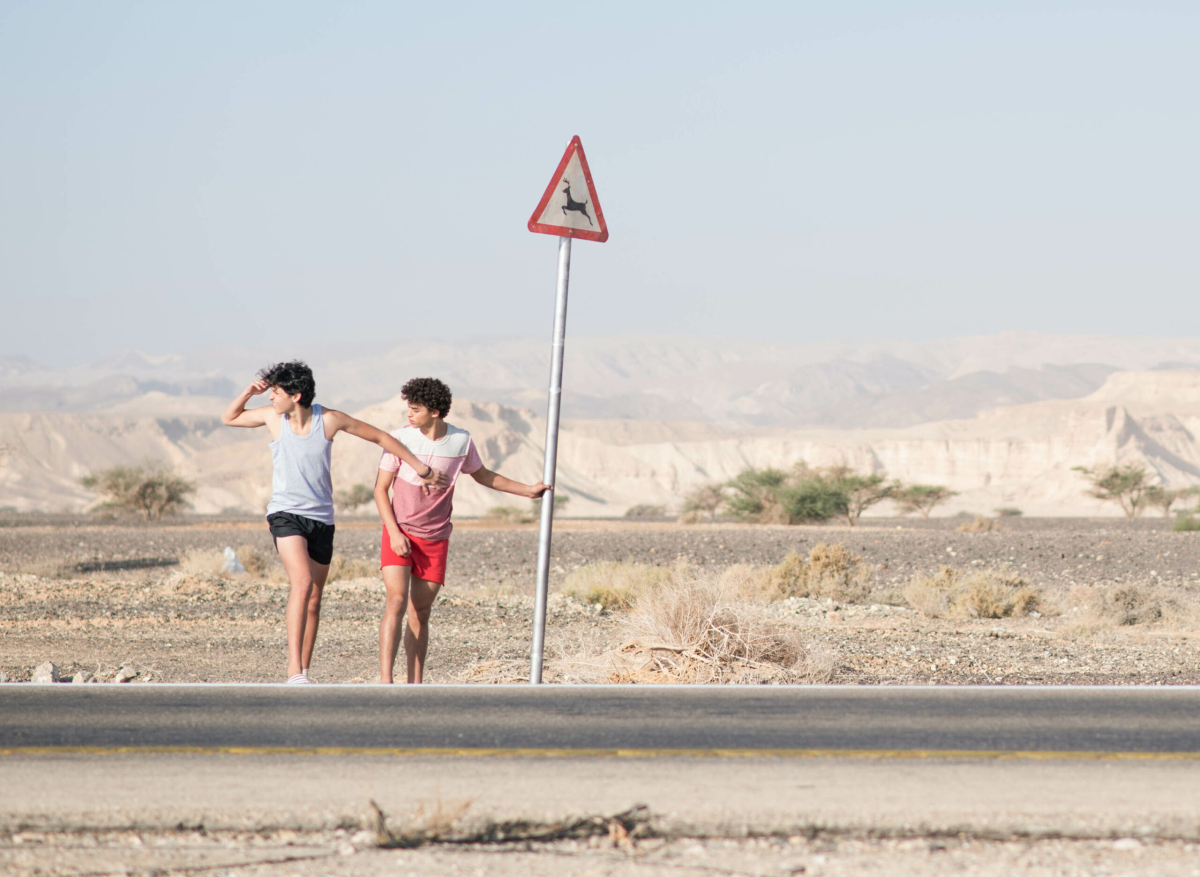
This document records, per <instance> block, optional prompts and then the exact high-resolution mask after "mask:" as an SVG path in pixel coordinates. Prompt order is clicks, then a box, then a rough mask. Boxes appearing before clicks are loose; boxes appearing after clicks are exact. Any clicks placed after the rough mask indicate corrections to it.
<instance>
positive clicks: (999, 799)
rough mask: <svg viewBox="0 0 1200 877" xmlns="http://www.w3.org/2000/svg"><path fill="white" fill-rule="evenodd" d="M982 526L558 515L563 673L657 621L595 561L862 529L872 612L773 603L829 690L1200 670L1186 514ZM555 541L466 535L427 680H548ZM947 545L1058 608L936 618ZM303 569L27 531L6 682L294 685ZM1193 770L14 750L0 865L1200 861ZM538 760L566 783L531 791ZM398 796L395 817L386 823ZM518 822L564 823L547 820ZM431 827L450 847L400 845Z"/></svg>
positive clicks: (183, 526) (257, 534)
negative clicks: (539, 570)
mask: <svg viewBox="0 0 1200 877" xmlns="http://www.w3.org/2000/svg"><path fill="white" fill-rule="evenodd" d="M957 523H958V522H946V521H940V522H939V521H935V522H930V523H928V524H924V523H918V522H912V521H888V522H872V523H870V524H868V525H867V526H863V527H861V528H857V529H855V530H853V531H851V530H847V529H844V528H833V527H829V528H826V527H821V528H807V527H797V528H783V527H748V526H747V527H730V526H714V527H710V526H693V527H680V526H676V525H667V524H641V525H638V524H624V523H619V522H612V523H608V522H561V523H560V524H559V526H558V530H557V532H556V538H555V557H554V573H553V579H552V589H553V590H554V591H556V593H554V594H553V595H552V600H551V605H550V614H549V624H548V636H547V656H548V662H547V668H546V679H547V681H550V682H559V683H570V682H577V681H601V682H603V681H605V680H606V679H608V678H610V677H611V674H612V668H613V655H614V653H615V652H616V650H618V649H619V648H620V647H621V645H622V644H623V643H626V642H627V641H628V640H629V638H630V636H631V635H632V634H631V631H630V628H629V617H628V614H627V613H625V612H621V611H607V610H602V609H600V608H599V607H597V606H595V605H591V604H589V603H588V602H586V601H584V600H579V599H575V598H573V597H569V596H566V595H564V594H562V593H557V592H558V591H561V589H562V588H563V586H564V582H565V580H566V579H567V577H568V576H569V575H570V574H571V573H572V572H573V571H574V570H577V569H579V568H582V567H587V566H588V565H590V564H595V563H601V562H611V561H619V562H634V563H641V564H647V565H651V566H660V567H667V566H671V565H672V564H674V563H676V562H677V560H678V558H680V557H683V558H686V559H687V562H688V563H689V564H691V565H692V566H693V567H695V568H698V569H702V570H712V571H714V572H719V571H721V570H725V569H727V568H729V567H733V566H736V565H739V564H744V565H753V566H757V567H763V566H769V565H773V564H778V563H779V562H780V561H781V560H782V559H783V558H784V557H785V556H786V555H787V553H788V552H789V551H792V550H795V551H797V552H799V553H800V554H804V553H806V552H807V551H809V550H810V549H811V548H812V547H813V546H814V545H816V544H817V543H818V542H825V543H839V542H840V543H843V544H844V545H845V546H846V547H847V548H848V549H850V550H851V551H852V552H854V553H855V554H857V555H859V556H861V557H862V559H863V563H864V564H866V565H868V566H869V567H870V568H871V587H872V593H873V594H876V595H878V598H877V599H876V598H872V599H873V600H874V602H870V601H867V602H839V601H834V600H829V599H814V598H798V597H792V598H789V599H786V600H780V601H775V602H771V603H769V604H766V605H764V606H763V607H762V611H763V612H766V613H768V614H769V615H771V617H773V618H774V619H775V620H776V621H778V622H779V623H781V624H784V625H786V626H788V627H790V628H792V629H794V630H795V631H797V632H798V633H799V634H800V635H801V636H802V637H803V639H804V641H805V642H806V644H807V645H808V647H809V648H810V649H811V650H812V651H813V652H814V653H820V654H822V655H824V656H825V657H826V659H827V662H828V680H827V681H832V682H834V683H846V684H881V685H883V684H899V683H906V684H1004V685H1010V684H1101V683H1105V684H1197V683H1200V662H1198V661H1197V649H1198V648H1200V639H1198V635H1200V613H1197V612H1196V610H1195V608H1194V607H1195V606H1196V605H1197V598H1198V596H1200V534H1195V533H1173V532H1171V531H1170V530H1169V528H1168V527H1167V525H1166V522H1164V521H1161V520H1141V521H1136V522H1133V523H1132V524H1128V523H1126V522H1124V521H1117V520H1111V519H1107V520H1103V521H1084V520H1058V521H1055V520H1020V521H1015V522H1005V523H1006V527H1005V529H1002V530H999V531H992V532H982V533H960V532H956V531H955V530H954V526H955V525H956V524H957ZM378 540H379V530H378V524H377V523H374V522H370V521H362V522H349V523H342V524H339V527H338V536H337V552H338V556H339V559H338V564H339V566H338V567H337V570H338V575H337V576H336V577H335V580H334V581H333V582H331V584H330V585H329V586H328V588H327V591H326V596H325V608H324V612H323V617H322V627H321V635H320V640H319V644H318V652H317V661H316V662H315V663H314V667H313V672H314V676H315V678H316V679H317V681H319V682H322V683H364V682H372V681H375V680H376V679H377V678H378V677H377V673H378V670H377V658H376V652H375V649H376V630H377V625H378V619H379V612H380V610H381V606H382V585H381V583H380V580H379V578H378V574H377V571H376V569H375V564H376V561H375V558H376V557H377V551H378ZM227 545H228V546H231V547H233V548H235V549H236V550H237V551H238V553H239V555H241V556H244V557H247V558H249V557H250V556H252V555H257V556H258V557H259V559H260V560H263V559H264V558H265V561H264V563H263V565H262V566H261V568H260V569H259V573H258V574H240V575H221V574H218V573H217V570H218V569H219V566H218V567H216V568H214V566H213V564H214V558H216V556H217V553H218V552H219V551H220V550H221V549H223V548H224V547H225V546H227ZM535 547H536V532H534V530H533V528H530V527H524V528H522V527H509V528H497V527H489V526H486V525H471V524H467V525H464V526H460V527H459V528H458V530H457V532H456V534H455V537H454V543H453V549H452V553H451V567H450V579H449V582H448V586H447V588H446V590H445V592H444V596H443V597H442V598H441V599H440V600H439V602H438V604H437V605H436V607H435V610H434V615H433V625H434V626H433V641H432V646H431V665H430V671H429V678H430V681H434V682H468V683H470V682H480V683H496V682H511V683H519V682H522V681H524V680H525V679H526V678H527V674H528V664H527V661H528V654H529V642H530V627H531V614H532V597H531V592H532V584H533V562H534V557H535ZM943 565H951V566H953V567H955V568H957V569H960V570H962V571H964V572H970V571H972V570H974V569H978V568H998V567H1004V568H1007V569H1009V570H1010V571H1017V572H1018V573H1019V574H1020V575H1021V576H1023V577H1024V578H1025V579H1026V580H1027V581H1028V582H1029V583H1030V585H1031V586H1033V587H1035V588H1037V589H1038V591H1039V593H1040V594H1041V595H1042V597H1043V598H1044V603H1043V604H1040V605H1042V606H1043V609H1044V610H1045V611H1043V612H1039V613H1038V614H1037V615H1027V616H1025V617H1019V618H969V617H968V618H953V619H951V618H928V617H925V616H924V615H922V614H921V613H920V612H918V611H916V610H915V609H913V608H912V607H911V606H906V605H904V601H903V599H899V598H898V597H897V595H898V594H899V593H900V592H901V591H902V589H903V587H904V585H905V583H906V582H908V581H909V580H910V579H911V578H912V577H913V576H914V575H932V574H934V573H937V571H938V570H939V569H940V568H941V567H942V566H943ZM280 573H281V570H279V568H278V565H277V562H275V561H273V560H272V558H271V554H270V543H269V539H268V536H267V534H266V531H265V526H264V525H263V524H262V523H261V522H259V521H190V522H189V521H181V522H176V523H173V524H170V525H166V526H153V527H152V526H113V525H97V524H95V523H94V522H90V521H87V520H86V519H70V518H65V519H61V520H54V521H49V520H45V519H43V520H40V521H39V520H36V519H26V520H23V521H11V520H9V521H0V618H3V621H4V628H3V636H0V678H2V679H5V680H7V681H24V680H28V679H30V678H31V676H32V674H33V672H34V669H35V667H37V666H38V665H40V664H43V663H44V662H47V661H50V662H53V663H54V664H55V665H56V667H57V669H58V672H59V674H60V676H61V678H62V679H63V680H64V681H67V680H70V679H72V678H73V677H74V678H76V679H78V680H79V681H81V682H82V681H85V680H89V679H91V680H95V681H100V682H113V681H127V682H130V683H132V684H138V683H153V682H159V681H171V682H189V681H190V682H205V681H212V682H217V681H219V682H239V681H246V682H250V681H255V682H263V681H281V680H282V676H283V669H284V668H283V658H284V631H283V605H284V600H285V597H286V585H285V584H283V582H282V577H281V575H280ZM1122 588H1125V589H1130V588H1131V589H1133V590H1132V591H1131V592H1130V593H1134V594H1140V595H1142V596H1145V597H1146V598H1147V599H1148V600H1150V602H1151V603H1153V605H1154V606H1156V607H1158V608H1159V609H1160V610H1161V611H1156V612H1151V613H1142V614H1140V615H1138V614H1137V613H1135V615H1137V617H1131V618H1129V619H1124V620H1125V621H1127V622H1131V623H1122V620H1121V619H1114V618H1110V617H1103V616H1100V615H1096V614H1094V613H1091V614H1089V611H1088V609H1087V605H1088V604H1087V603H1086V601H1085V600H1083V599H1082V598H1081V596H1080V595H1081V594H1090V595H1093V596H1094V595H1096V594H1106V593H1111V592H1114V591H1115V590H1117V589H1122ZM1195 771H1196V768H1195V767H1193V765H1192V764H1191V763H1190V762H1169V763H1168V762H1162V763H1158V762H1145V763H1139V764H1125V763H1113V762H1097V763H1093V764H1088V765H1083V764H1079V763H1063V764H1056V763H1047V762H1037V763H1013V762H1006V763H998V762H993V763H954V762H937V761H933V760H926V761H915V762H914V761H911V760H909V761H904V760H900V761H888V760H883V761H879V762H873V763H857V764H847V763H843V762H840V761H838V760H836V759H825V760H819V759H814V760H810V761H808V762H805V763H791V764H788V765H781V764H780V763H778V762H777V761H773V760H771V759H753V760H751V761H749V762H745V763H739V764H734V763H731V762H712V761H707V762H705V761H701V762H692V763H689V764H682V763H679V764H676V763H672V764H665V763H660V764H657V765H647V764H645V763H640V762H637V763H635V762H621V761H617V762H611V761H610V762H603V763H601V762H595V763H587V762H581V763H579V764H576V765H574V766H565V765H563V764H556V765H549V766H548V765H546V764H527V765H524V768H523V772H518V771H517V767H515V766H514V764H513V762H511V761H509V762H482V761H479V760H476V761H473V762H470V763H457V762H452V761H443V762H423V763H417V762H414V761H404V760H392V761H390V762H388V763H386V764H377V763H374V762H370V763H368V761H366V760H363V761H358V762H354V763H349V762H340V761H339V762H336V763H334V762H333V761H329V760H326V759H318V760H312V759H308V760H306V761H305V762H304V763H303V764H301V763H297V764H293V763H291V762H290V761H287V760H285V759H276V760H274V761H270V760H268V761H266V762H263V761H261V760H257V761H256V760H253V759H250V757H249V756H246V757H243V758H240V759H239V758H231V757H229V756H224V757H216V756H203V757H202V756H179V757H177V758H176V760H175V761H171V762H168V761H163V760H161V759H159V760H156V759H155V758H147V757H143V756H130V757H117V756H101V757H90V758H84V757H74V756H72V757H67V756H38V757H34V756H14V755H3V756H0V787H2V788H4V789H6V794H5V795H4V796H3V800H2V801H0V811H2V812H0V871H2V872H4V873H12V874H20V875H35V874H36V875H43V874H72V875H82V874H89V875H92V874H147V875H149V874H172V873H180V874H185V873H186V874H197V873H202V874H214V875H234V874H237V875H262V877H276V875H291V874H298V875H343V874H345V875H349V874H356V875H357V874H366V875H372V874H394V873H414V874H424V873H445V874H472V875H482V874H489V875H490V874H496V875H514V877H515V875H520V877H526V875H529V877H534V875H543V874H545V875H555V877H558V875H562V874H587V875H591V874H606V875H630V877H633V875H660V874H662V875H666V874H671V875H709V874H721V875H725V874H753V875H794V874H831V875H867V874H872V875H875V874H878V875H884V874H886V875H891V874H916V875H930V877H933V875H948V874H962V873H969V874H985V875H993V874H994V875H1009V874H1012V873H1014V872H1017V871H1019V872H1021V873H1027V874H1033V875H1050V874H1054V875H1059V874H1139V875H1141V874H1162V875H1200V846H1198V843H1200V830H1198V829H1197V828H1196V826H1198V825H1200V811H1198V812H1192V811H1193V810H1194V809H1195V807H1196V803H1197V800H1200V799H1197V797H1196V795H1195V793H1194V789H1195V787H1196V780H1198V779H1200V777H1197V776H1194V774H1195ZM536 776H543V777H551V778H554V779H555V780H556V782H557V785H555V784H554V783H552V786H550V787H547V788H545V789H542V788H540V787H537V788H535V787H534V786H529V785H528V782H529V780H528V778H529V777H536ZM522 777H524V778H525V779H522ZM297 782H299V785H296V784H297ZM305 783H308V784H310V785H311V788H308V787H307V786H305ZM523 783H524V784H525V785H522V784H523ZM526 786H527V787H526ZM181 790H183V791H181ZM206 796H207V797H206ZM672 796H674V797H672ZM372 800H374V801H376V802H377V803H378V804H379V806H380V807H381V808H382V811H383V812H385V813H386V817H387V819H386V823H385V824H386V825H387V827H388V832H395V833H397V834H391V833H389V834H386V835H381V834H380V832H379V825H378V822H377V815H376V813H375V812H374V811H373V808H372V806H371V804H370V802H371V801H372ZM272 801H274V802H275V803H274V804H272ZM189 802H190V803H189ZM638 804H646V805H648V810H646V811H644V812H642V811H639V812H640V814H641V815H639V816H638V817H637V819H635V820H633V821H628V820H627V821H625V822H623V821H622V820H621V819H620V818H618V817H620V815H621V814H622V813H628V812H629V811H630V808H632V807H634V806H635V805H638ZM589 815H590V817H594V818H591V819H590V821H589V820H588V819H586V818H585V817H589ZM580 819H583V820H584V822H585V823H586V825H585V829H581V830H580V831H578V832H576V833H575V834H573V835H572V834H567V835H559V836H557V837H555V836H553V834H552V833H551V835H549V836H547V835H544V831H545V829H546V828H547V826H551V827H553V826H554V825H561V824H562V823H563V822H564V820H565V821H568V822H569V821H570V820H576V821H578V820H580ZM514 820H515V822H514ZM516 823H520V825H524V826H525V828H524V829H522V830H525V831H527V832H528V831H530V830H532V831H534V832H535V833H536V831H543V836H540V837H532V836H530V835H529V834H528V833H527V834H525V835H522V834H521V830H517V829H514V827H513V826H514V824H516ZM471 825H475V826H480V825H482V826H487V825H492V826H493V827H494V826H496V825H502V826H507V827H506V828H505V831H507V832H508V834H507V835H506V837H507V838H508V839H507V840H497V839H496V838H494V837H493V838H492V839H491V842H487V843H483V842H479V839H478V838H475V839H472V838H471V837H470V836H469V835H464V834H462V833H461V832H462V831H464V830H465V828H464V827H469V826H471ZM518 829H519V826H518ZM406 832H407V833H408V836H411V835H412V833H413V832H416V833H417V834H418V835H420V833H421V832H424V833H425V835H424V837H425V840H424V841H422V842H421V843H420V844H418V845H416V846H414V847H413V848H398V847H397V846H396V844H395V843H394V841H395V838H396V837H397V836H405V833H406ZM455 832H459V834H455ZM381 840H382V841H383V843H382V844H381Z"/></svg>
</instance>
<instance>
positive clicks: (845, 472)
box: [823, 466, 900, 527]
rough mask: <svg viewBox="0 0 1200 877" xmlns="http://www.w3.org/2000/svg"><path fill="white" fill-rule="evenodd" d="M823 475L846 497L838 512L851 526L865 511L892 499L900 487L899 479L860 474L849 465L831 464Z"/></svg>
mask: <svg viewBox="0 0 1200 877" xmlns="http://www.w3.org/2000/svg"><path fill="white" fill-rule="evenodd" d="M823 477H824V478H825V480H826V481H828V482H829V483H830V485H831V486H832V487H833V488H834V489H835V490H837V491H838V492H839V493H841V494H842V495H843V496H844V497H845V504H844V506H843V507H842V508H840V509H839V510H838V514H839V515H840V516H841V517H842V518H843V519H844V520H845V521H846V524H847V526H850V527H853V526H855V525H856V524H857V523H858V519H859V518H860V517H862V513H863V512H865V511H866V510H867V509H869V508H870V507H871V506H873V505H877V504H879V503H881V502H883V501H884V500H885V499H890V498H891V497H892V496H893V494H895V492H896V491H897V490H899V489H900V482H899V481H886V480H885V479H884V477H883V476H882V475H859V474H857V473H856V472H854V470H852V469H851V468H850V467H849V466H831V467H830V468H829V469H826V470H825V472H824V473H823Z"/></svg>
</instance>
